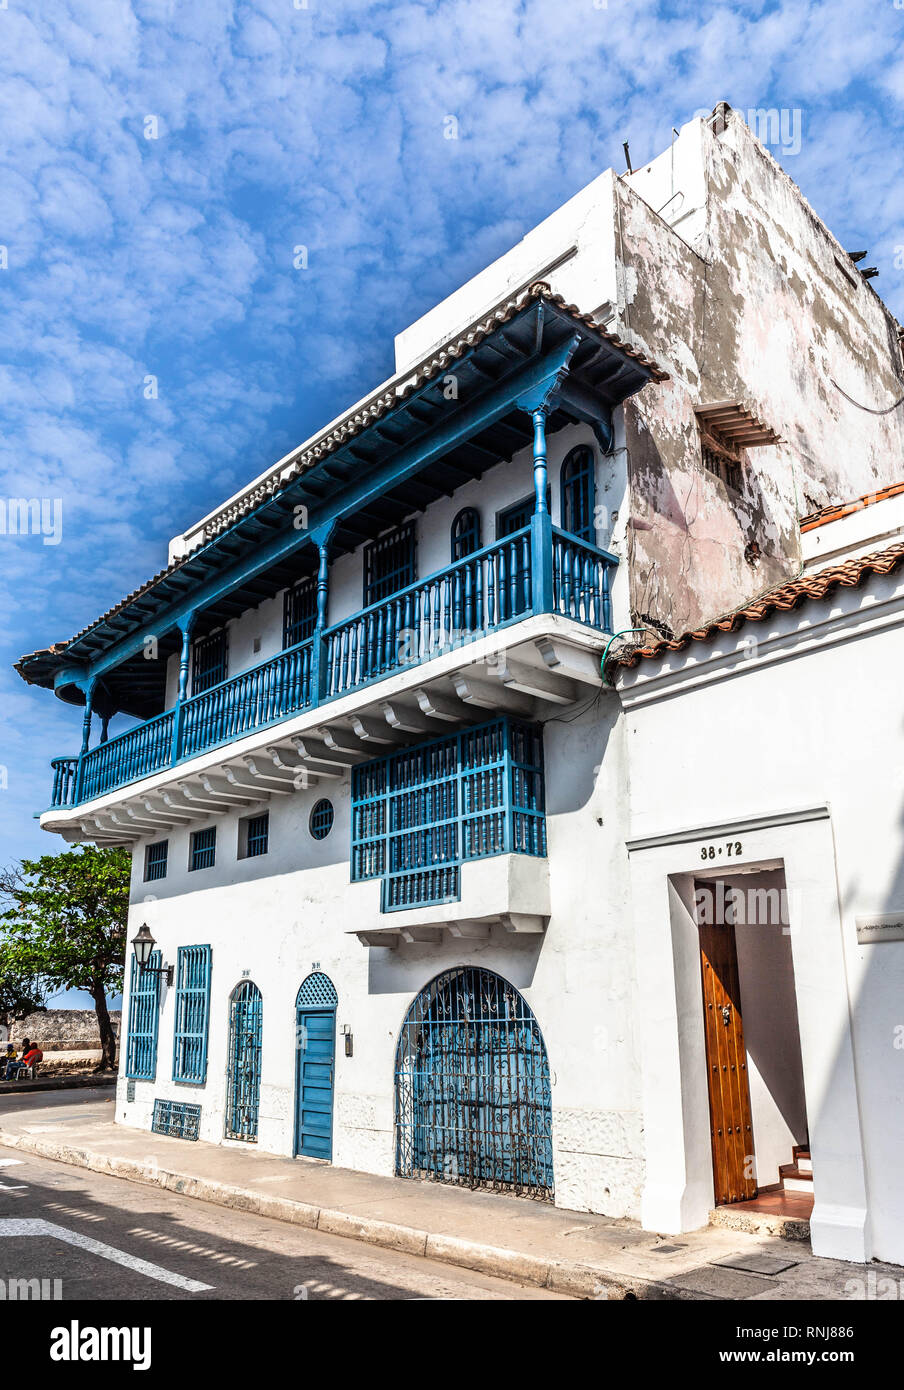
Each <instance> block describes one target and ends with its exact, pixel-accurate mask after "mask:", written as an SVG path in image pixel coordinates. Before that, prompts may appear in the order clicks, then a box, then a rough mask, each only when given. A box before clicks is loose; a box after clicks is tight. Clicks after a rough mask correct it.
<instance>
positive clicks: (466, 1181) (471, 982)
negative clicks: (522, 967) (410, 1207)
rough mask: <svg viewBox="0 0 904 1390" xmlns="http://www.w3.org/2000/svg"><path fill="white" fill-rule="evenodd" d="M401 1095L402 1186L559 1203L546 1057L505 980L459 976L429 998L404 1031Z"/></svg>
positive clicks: (484, 973) (466, 969)
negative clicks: (476, 1190)
mask: <svg viewBox="0 0 904 1390" xmlns="http://www.w3.org/2000/svg"><path fill="white" fill-rule="evenodd" d="M395 1093H396V1171H397V1173H399V1175H400V1176H401V1177H422V1178H432V1179H434V1180H436V1181H440V1182H449V1183H457V1184H460V1185H462V1186H466V1187H492V1188H499V1189H509V1190H513V1191H515V1192H518V1193H523V1194H526V1195H530V1196H534V1197H542V1198H547V1199H549V1198H551V1197H552V1195H553V1171H552V1123H551V1108H552V1107H551V1097H550V1077H549V1062H548V1059H547V1056H546V1047H545V1045H544V1042H543V1035H542V1034H541V1032H540V1028H539V1026H538V1024H537V1020H536V1019H535V1018H534V1015H533V1012H532V1010H531V1009H530V1007H529V1006H528V1004H527V1003H526V1002H525V1000H524V999H523V998H522V997H521V995H520V994H519V993H518V991H517V990H516V989H515V987H514V986H513V985H510V984H509V983H508V981H507V980H504V979H503V978H502V977H501V976H500V975H496V974H495V973H494V972H493V971H491V970H481V969H478V968H476V967H474V966H460V967H458V968H456V969H454V970H447V971H445V972H444V973H443V974H442V975H438V976H437V977H436V979H435V980H432V981H431V982H430V984H429V985H427V986H426V988H425V989H423V990H422V991H421V993H420V994H419V995H418V996H417V998H416V999H415V1001H414V1003H413V1004H412V1005H411V1008H410V1009H409V1010H408V1014H407V1016H406V1018H405V1022H404V1024H403V1025H402V1033H401V1037H400V1039H399V1048H398V1056H397V1062H396V1079H395Z"/></svg>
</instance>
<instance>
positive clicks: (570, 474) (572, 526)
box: [562, 444, 596, 545]
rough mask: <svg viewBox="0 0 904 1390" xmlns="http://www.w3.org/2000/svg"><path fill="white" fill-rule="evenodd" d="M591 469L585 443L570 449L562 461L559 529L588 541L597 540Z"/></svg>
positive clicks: (593, 466)
mask: <svg viewBox="0 0 904 1390" xmlns="http://www.w3.org/2000/svg"><path fill="white" fill-rule="evenodd" d="M594 472H595V461H594V455H593V450H592V449H591V448H590V446H589V445H587V444H581V445H579V446H578V448H577V449H572V451H571V453H570V454H568V456H567V457H566V459H565V462H564V463H563V464H562V530H563V531H568V532H570V533H571V535H572V536H578V537H579V538H580V539H581V540H582V541H589V542H590V544H591V545H593V544H595V542H596V527H595V525H594V521H593V511H594V507H595V505H596V483H595V479H594Z"/></svg>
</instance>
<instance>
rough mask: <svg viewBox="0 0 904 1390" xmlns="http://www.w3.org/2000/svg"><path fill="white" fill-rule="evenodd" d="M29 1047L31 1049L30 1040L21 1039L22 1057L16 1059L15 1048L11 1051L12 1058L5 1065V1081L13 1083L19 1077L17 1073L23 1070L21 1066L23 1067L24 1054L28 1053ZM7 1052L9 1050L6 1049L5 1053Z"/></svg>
mask: <svg viewBox="0 0 904 1390" xmlns="http://www.w3.org/2000/svg"><path fill="white" fill-rule="evenodd" d="M30 1047H31V1041H30V1039H29V1038H23V1040H22V1056H21V1057H17V1056H16V1051H15V1048H13V1049H12V1058H11V1060H10V1061H8V1062H7V1064H6V1080H7V1081H14V1080H15V1078H16V1077H17V1076H18V1075H19V1072H20V1071H21V1070H22V1068H23V1066H24V1057H25V1054H26V1052H28V1051H29V1049H30ZM9 1050H10V1049H9V1048H7V1052H9Z"/></svg>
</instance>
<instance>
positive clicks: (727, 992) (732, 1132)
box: [694, 880, 757, 1206]
mask: <svg viewBox="0 0 904 1390" xmlns="http://www.w3.org/2000/svg"><path fill="white" fill-rule="evenodd" d="M694 887H695V890H696V901H697V903H698V905H699V904H700V902H701V898H702V900H703V901H705V902H707V904H709V906H710V908H711V909H712V910H710V911H707V912H705V913H701V912H700V910H699V907H698V923H697V925H698V930H699V933H700V971H701V977H702V984H703V1024H704V1030H705V1037H706V1070H707V1079H708V1083H709V1113H710V1126H711V1134H712V1153H713V1186H714V1189H715V1199H716V1204H717V1205H719V1206H722V1205H725V1204H726V1203H729V1202H745V1201H748V1200H749V1199H750V1198H751V1197H755V1196H756V1195H757V1184H756V1163H755V1157H754V1146H753V1121H752V1118H751V1110H750V1084H749V1079H748V1075H747V1050H746V1047H745V1045H744V1021H743V1018H742V1015H741V990H740V982H739V975H738V947H737V939H736V936H735V929H734V925H733V924H732V923H726V922H725V920H724V919H725V911H724V904H725V901H726V899H729V900H730V898H729V894H728V893H727V892H725V891H724V890H723V891H722V892H720V891H719V888H720V887H721V885H720V884H718V883H717V882H715V881H713V880H708V881H707V882H705V883H703V882H697V883H695V885H694ZM701 890H702V891H701Z"/></svg>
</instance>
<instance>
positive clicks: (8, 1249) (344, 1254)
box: [0, 1092, 557, 1302]
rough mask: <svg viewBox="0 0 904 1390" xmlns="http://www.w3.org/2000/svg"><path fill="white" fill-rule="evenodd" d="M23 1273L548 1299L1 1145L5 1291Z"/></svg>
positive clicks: (80, 1280)
mask: <svg viewBox="0 0 904 1390" xmlns="http://www.w3.org/2000/svg"><path fill="white" fill-rule="evenodd" d="M57 1095H61V1096H62V1097H66V1092H62V1093H59V1092H57V1093H52V1092H47V1093H44V1094H43V1095H36V1096H35V1097H34V1099H35V1101H36V1102H37V1101H40V1103H41V1105H42V1106H46V1105H47V1104H55V1103H57V1102H56V1096H57ZM52 1097H53V1099H52ZM11 1099H12V1097H10V1100H11ZM25 1099H26V1097H25V1096H17V1097H16V1102H17V1105H16V1108H17V1109H19V1108H21V1102H22V1101H23V1100H25ZM74 1100H75V1093H70V1094H69V1096H68V1099H67V1101H66V1103H67V1104H69V1105H71V1104H73V1102H74ZM59 1103H60V1104H62V1103H63V1100H62V1099H61V1100H60V1102H59ZM76 1103H77V1102H76ZM22 1279H26V1280H35V1279H36V1280H49V1281H50V1283H49V1285H46V1286H45V1297H46V1296H47V1294H48V1293H49V1295H50V1297H51V1298H53V1297H54V1296H55V1295H57V1294H58V1295H59V1296H60V1297H61V1298H62V1299H64V1300H67V1299H89V1300H107V1299H131V1300H143V1301H147V1300H188V1299H191V1300H195V1299H201V1300H208V1299H214V1300H217V1299H236V1300H255V1299H258V1300H263V1299H265V1300H286V1301H290V1302H291V1301H293V1300H294V1301H301V1300H305V1301H311V1300H324V1299H325V1300H328V1301H330V1302H337V1301H343V1300H366V1301H378V1302H380V1301H387V1300H395V1299H404V1300H407V1299H429V1300H443V1299H453V1300H470V1301H475V1300H476V1301H481V1302H486V1301H493V1300H500V1301H512V1300H521V1299H532V1300H534V1299H543V1300H551V1299H556V1298H557V1296H556V1295H554V1294H550V1293H546V1292H544V1291H543V1290H542V1289H536V1288H522V1287H521V1286H519V1285H517V1284H512V1283H509V1282H507V1281H505V1280H499V1279H492V1278H487V1277H484V1276H482V1275H479V1274H472V1273H470V1272H469V1271H467V1270H460V1269H450V1268H449V1267H448V1266H447V1265H442V1264H438V1263H437V1262H435V1261H433V1260H424V1259H419V1258H417V1257H416V1256H413V1255H403V1254H399V1253H397V1252H396V1251H393V1250H379V1249H376V1248H374V1247H372V1246H367V1245H363V1244H361V1243H360V1242H358V1241H352V1240H345V1239H343V1238H342V1237H340V1236H330V1235H324V1234H322V1233H321V1232H318V1231H307V1230H303V1229H300V1228H298V1227H295V1226H289V1225H287V1224H285V1223H284V1222H280V1221H273V1220H270V1219H268V1218H266V1217H260V1216H255V1215H252V1214H249V1213H245V1212H240V1211H233V1210H230V1209H227V1208H223V1207H215V1206H211V1205H208V1204H206V1203H204V1202H197V1201H193V1200H192V1199H191V1198H188V1197H180V1196H178V1195H176V1194H173V1193H170V1192H163V1191H158V1190H157V1189H156V1188H152V1187H144V1186H142V1185H141V1184H139V1183H132V1182H127V1181H125V1180H123V1179H121V1178H108V1177H105V1176H103V1175H102V1174H99V1173H92V1172H89V1171H88V1170H85V1169H80V1168H70V1167H68V1166H67V1165H66V1164H63V1163H56V1162H53V1161H52V1160H50V1159H44V1158H35V1157H31V1156H30V1155H28V1154H25V1153H22V1152H21V1151H20V1150H15V1149H8V1148H5V1147H3V1146H0V1280H2V1281H4V1282H5V1284H6V1289H5V1292H6V1296H7V1298H9V1297H10V1296H11V1295H10V1285H9V1281H11V1280H22ZM55 1280H58V1281H59V1284H58V1285H55V1284H54V1282H53V1281H55ZM12 1296H14V1297H23V1296H25V1295H24V1293H23V1294H20V1293H19V1292H18V1288H17V1290H16V1292H14V1293H13V1294H12Z"/></svg>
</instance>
